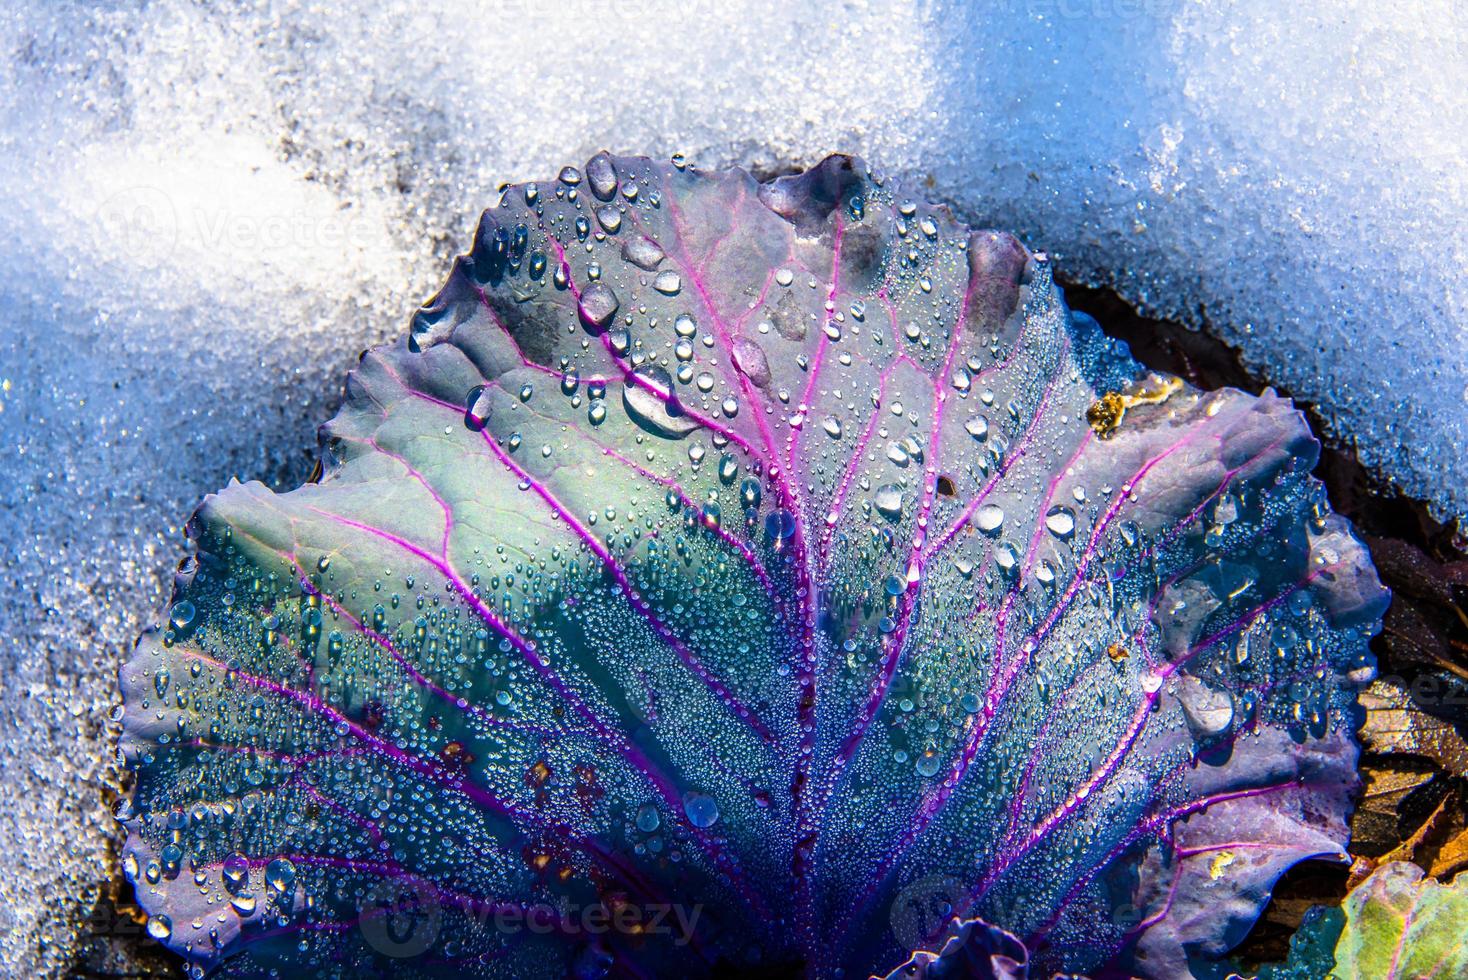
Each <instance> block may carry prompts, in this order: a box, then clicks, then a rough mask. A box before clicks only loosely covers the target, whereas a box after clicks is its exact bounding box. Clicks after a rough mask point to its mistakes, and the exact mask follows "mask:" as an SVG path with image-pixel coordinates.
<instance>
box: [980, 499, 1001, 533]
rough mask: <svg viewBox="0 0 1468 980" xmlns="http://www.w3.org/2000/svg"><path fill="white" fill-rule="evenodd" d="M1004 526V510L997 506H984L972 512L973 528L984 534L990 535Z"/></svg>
mask: <svg viewBox="0 0 1468 980" xmlns="http://www.w3.org/2000/svg"><path fill="white" fill-rule="evenodd" d="M1003 524H1004V508H1003V507H1000V506H999V505H998V504H984V505H983V506H981V507H980V508H979V509H978V510H976V511H974V526H975V527H977V528H978V529H979V530H980V531H983V532H984V533H985V534H992V533H994V532H995V531H997V530H999V528H1000V527H1002V526H1003Z"/></svg>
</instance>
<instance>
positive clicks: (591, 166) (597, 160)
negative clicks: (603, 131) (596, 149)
mask: <svg viewBox="0 0 1468 980" xmlns="http://www.w3.org/2000/svg"><path fill="white" fill-rule="evenodd" d="M586 182H587V184H588V185H590V187H591V193H593V194H595V195H596V196H597V197H598V198H600V199H601V200H603V201H610V200H611V199H612V197H613V196H615V195H616V193H617V171H616V169H615V168H613V166H612V158H611V157H610V156H608V155H607V153H606V151H605V150H603V151H602V152H601V153H598V154H597V155H596V156H594V157H592V158H591V159H590V160H587V161H586ZM609 230H610V229H609Z"/></svg>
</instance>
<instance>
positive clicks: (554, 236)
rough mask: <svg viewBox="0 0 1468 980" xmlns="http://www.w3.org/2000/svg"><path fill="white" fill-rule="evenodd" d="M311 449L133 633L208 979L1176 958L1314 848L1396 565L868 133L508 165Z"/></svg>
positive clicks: (1263, 415)
mask: <svg viewBox="0 0 1468 980" xmlns="http://www.w3.org/2000/svg"><path fill="white" fill-rule="evenodd" d="M322 446H323V470H322V472H321V474H320V476H319V479H317V480H316V481H314V482H312V483H308V484H307V485H304V486H302V487H300V488H298V489H295V490H292V491H290V492H286V493H275V492H272V491H271V490H269V489H267V488H266V487H264V486H263V485H261V484H258V483H249V484H236V483H232V484H231V485H230V486H229V487H227V488H226V489H224V490H223V491H221V492H220V493H218V494H216V495H213V496H210V497H209V498H207V499H206V500H205V501H204V503H203V505H202V506H201V507H200V509H199V510H198V512H197V514H196V516H195V518H194V520H193V521H192V523H191V533H192V535H193V537H194V539H195V541H196V543H197V557H196V559H194V560H191V562H190V563H188V564H187V565H186V567H184V568H182V569H181V570H180V573H179V576H178V582H177V588H176V591H175V598H174V602H173V605H172V607H171V610H170V612H169V615H168V617H167V620H166V621H165V622H163V623H161V624H159V626H158V627H157V628H156V629H154V630H151V631H150V632H148V633H147V634H145V635H144V636H143V637H142V639H141V640H140V641H139V643H138V646H137V649H136V651H135V653H134V654H133V656H132V658H131V659H130V661H129V662H128V663H127V664H126V666H125V667H124V669H123V671H122V687H123V693H124V704H125V711H124V716H123V728H124V731H123V736H122V742H121V747H122V750H123V752H124V754H125V756H126V759H127V761H128V763H129V765H130V767H131V768H132V769H133V771H134V773H135V777H136V788H135V790H134V792H133V794H132V797H131V799H130V800H129V801H128V802H127V803H126V804H125V806H124V807H123V809H122V813H121V819H122V821H123V823H124V825H125V826H126V829H127V835H128V836H127V843H126V847H125V853H124V870H125V871H126V873H127V874H128V876H129V877H130V878H131V879H132V880H133V881H134V884H135V887H136V891H137V896H138V901H139V903H140V904H141V905H142V907H143V908H144V909H145V910H146V912H147V913H148V915H149V916H150V919H149V925H148V929H149V932H150V933H151V934H152V935H154V936H155V937H156V938H158V939H160V940H161V941H163V942H164V943H166V944H168V945H169V946H170V947H172V948H173V949H175V950H177V951H178V952H180V953H181V954H183V955H184V956H185V957H186V958H187V959H188V960H189V961H191V962H192V963H193V964H195V969H196V972H203V971H208V970H211V969H220V970H222V971H223V972H225V973H236V974H239V975H257V974H259V973H261V972H264V971H269V970H276V971H278V972H279V973H280V974H281V975H297V974H319V973H324V974H327V975H349V976H358V975H360V976H372V975H387V974H392V975H394V976H465V975H469V976H483V977H530V976H564V975H574V976H603V975H613V976H674V975H676V976H701V975H703V976H711V975H745V974H752V973H755V972H758V973H760V974H761V975H766V976H779V975H787V974H789V975H794V974H804V975H810V976H821V977H834V976H845V977H865V976H868V975H869V974H874V973H875V974H885V973H887V972H889V971H892V970H894V969H898V968H899V965H900V964H902V963H903V962H904V960H907V959H908V958H909V957H910V956H912V955H913V954H914V951H917V950H940V949H942V948H943V942H944V941H945V939H944V935H945V933H946V932H947V931H948V930H949V929H950V925H949V924H950V922H951V921H952V920H953V919H954V918H957V919H959V920H960V928H962V923H963V922H970V924H969V926H968V927H967V929H968V931H967V933H966V935H967V936H968V940H966V942H968V943H969V944H970V945H969V947H968V948H969V949H970V952H971V953H972V954H973V955H971V956H970V959H971V960H972V961H973V962H975V963H980V962H982V963H987V964H988V966H985V967H983V968H986V969H997V968H996V967H994V966H993V964H994V963H998V962H1000V961H999V960H996V959H995V958H994V957H995V956H998V957H1000V958H1001V959H1002V960H1003V961H1004V964H1005V965H1003V968H1004V969H1011V968H1012V969H1014V970H1027V971H1029V975H1031V976H1036V977H1049V976H1051V975H1052V974H1053V973H1055V972H1057V971H1063V972H1074V973H1088V974H1091V975H1093V976H1108V975H1114V974H1122V975H1125V974H1135V975H1140V976H1145V977H1173V976H1180V975H1185V974H1186V972H1187V969H1188V965H1187V964H1188V962H1189V961H1190V959H1197V958H1204V959H1206V958H1209V957H1216V956H1218V955H1221V954H1222V953H1224V952H1225V951H1227V950H1228V949H1229V948H1230V947H1231V946H1232V945H1234V944H1235V943H1237V942H1238V941H1239V940H1240V939H1241V938H1242V937H1243V935H1244V933H1245V932H1246V931H1247V929H1248V927H1249V925H1250V924H1251V923H1252V921H1253V920H1254V918H1255V917H1256V916H1257V914H1258V912H1259V910H1260V908H1261V906H1262V905H1263V903H1264V902H1265V901H1266V900H1267V898H1268V896H1269V892H1270V890H1271V888H1272V886H1273V883H1274V881H1275V880H1276V879H1277V878H1278V876H1279V875H1280V874H1281V873H1282V872H1283V871H1284V870H1285V869H1287V868H1288V867H1289V866H1291V865H1292V864H1294V863H1295V862H1298V861H1300V860H1302V859H1306V858H1311V857H1326V858H1341V857H1343V849H1342V848H1343V843H1344V841H1345V839H1346V836H1347V827H1346V822H1345V821H1346V818H1347V816H1348V812H1349V808H1350V805H1351V798H1352V793H1353V791H1354V789H1355V787H1356V782H1357V777H1356V766H1355V763H1356V756H1357V748H1356V744H1355V740H1354V737H1353V730H1354V727H1355V725H1356V718H1357V715H1356V707H1355V701H1356V695H1355V690H1356V685H1358V684H1359V683H1362V682H1364V681H1366V680H1368V679H1369V678H1370V677H1371V674H1372V672H1373V660H1372V658H1371V656H1370V654H1369V653H1368V652H1367V649H1366V643H1367V640H1368V639H1369V637H1370V636H1371V635H1372V634H1373V633H1374V632H1375V631H1376V629H1377V628H1378V625H1379V620H1380V617H1381V615H1382V612H1383V610H1384V608H1385V605H1386V600H1387V596H1386V593H1385V591H1384V590H1383V589H1382V588H1381V586H1380V584H1379V583H1378V581H1377V579H1376V576H1375V572H1374V571H1373V569H1372V567H1371V565H1370V561H1369V558H1368V556H1367V554H1366V551H1365V549H1364V548H1363V547H1362V545H1361V544H1360V542H1359V541H1358V540H1357V539H1356V537H1355V536H1354V535H1353V533H1352V531H1351V529H1350V528H1349V526H1348V525H1347V524H1346V523H1345V522H1344V521H1343V520H1342V519H1341V518H1339V517H1337V516H1335V515H1334V514H1333V513H1332V512H1331V510H1330V508H1329V505H1328V503H1327V502H1326V500H1325V499H1324V495H1323V492H1322V489H1321V487H1320V485H1319V484H1318V483H1317V482H1316V481H1315V480H1314V479H1313V478H1312V477H1311V476H1310V471H1311V469H1312V467H1313V465H1314V463H1315V460H1316V455H1317V445H1316V443H1315V442H1314V440H1313V439H1312V437H1311V436H1310V433H1309V431H1308V429H1307V426H1306V424H1305V422H1304V421H1303V419H1302V417H1301V415H1300V413H1299V412H1297V411H1296V410H1295V409H1294V408H1293V406H1292V405H1291V404H1290V403H1289V402H1288V401H1286V400H1283V399H1281V398H1278V397H1276V396H1275V395H1274V394H1273V393H1270V392H1266V393H1265V394H1264V395H1263V396H1261V397H1253V396H1249V395H1246V394H1244V393H1241V392H1238V391H1235V390H1222V391H1217V392H1211V393H1208V392H1200V391H1197V390H1194V389H1192V388H1190V387H1188V386H1187V385H1185V384H1183V383H1182V382H1180V381H1178V380H1177V379H1174V378H1168V377H1159V376H1155V375H1150V374H1147V373H1146V372H1144V371H1143V369H1142V368H1141V367H1140V366H1139V365H1138V364H1137V363H1136V362H1135V361H1133V360H1132V358H1131V357H1130V355H1129V354H1128V352H1127V350H1126V349H1125V347H1124V346H1123V345H1121V344H1119V343H1117V342H1115V341H1112V340H1110V339H1108V338H1107V337H1106V336H1104V335H1103V334H1102V333H1101V332H1100V330H1099V329H1098V328H1097V326H1096V324H1095V323H1094V321H1091V320H1090V319H1089V318H1088V317H1085V316H1084V315H1081V314H1076V313H1071V312H1069V311H1068V310H1067V308H1066V306H1065V304H1064V302H1063V300H1062V297H1061V294H1060V291H1059V289H1058V288H1057V287H1056V286H1055V285H1054V283H1053V281H1052V269H1051V264H1050V262H1049V260H1048V259H1047V257H1046V256H1044V255H1043V254H1038V253H1031V252H1029V251H1028V250H1027V249H1026V248H1025V247H1023V246H1022V245H1021V244H1020V243H1019V242H1018V241H1017V240H1016V239H1015V238H1014V237H1012V236H1010V235H1007V234H1002V233H996V232H988V231H978V232H973V231H970V230H968V229H967V228H965V227H964V226H963V225H961V224H960V223H958V222H957V221H956V220H955V218H954V217H953V216H952V215H951V214H950V213H949V212H948V211H947V210H946V209H944V208H941V207H931V206H928V205H926V204H923V203H921V202H920V201H917V200H915V199H912V198H910V197H907V196H905V195H904V194H903V193H901V191H900V190H899V189H898V188H897V187H895V186H894V185H893V183H892V182H891V181H889V180H885V179H884V178H883V177H882V176H881V175H880V174H876V173H873V172H871V171H869V170H868V169H867V168H866V166H865V165H864V164H863V163H861V162H860V161H858V160H855V159H852V158H850V157H842V156H835V157H830V158H828V159H827V160H825V161H824V162H822V163H821V164H819V165H818V166H816V167H814V168H812V169H811V170H809V171H807V172H804V173H800V174H796V175H792V176H785V177H780V178H777V179H772V180H769V181H766V182H759V181H756V180H755V179H754V178H752V177H751V176H749V175H748V174H746V173H744V172H742V171H737V170H736V171H729V172H719V173H706V172H702V171H699V170H696V169H695V168H693V167H690V166H686V165H684V164H683V163H682V162H681V161H678V160H675V161H674V162H673V163H672V164H661V163H655V162H651V161H649V160H647V159H645V158H624V157H617V158H613V157H610V156H608V155H606V154H598V155H597V156H595V157H593V158H592V159H591V160H590V161H589V162H588V163H587V164H586V165H585V166H584V167H583V168H580V169H576V168H566V169H565V170H563V171H562V172H561V174H560V176H559V177H558V179H556V180H553V181H546V182H541V183H538V184H523V185H517V186H513V187H510V188H508V189H507V190H506V191H505V192H504V195H503V199H502V200H501V202H500V203H499V205H498V206H497V207H495V208H493V209H491V210H489V211H487V212H485V214H484V216H483V218H482V220H481V222H480V225H479V227H478V230H477V232H476V234H475V239H474V245H473V249H472V251H471V252H470V253H469V254H468V255H466V256H463V257H461V258H459V259H458V260H457V262H456V264H455V266H454V268H453V271H452V274H451V275H450V277H449V279H448V281H447V283H446V284H445V285H444V287H443V289H442V290H441V291H440V292H439V294H438V295H437V296H436V297H434V299H433V300H431V301H430V303H429V304H428V305H427V306H425V307H424V308H423V309H422V310H420V311H418V312H417V313H416V314H415V316H414V317H413V320H412V323H411V327H410V330H409V332H408V335H407V336H406V337H405V338H404V339H402V340H401V341H399V342H397V343H394V344H391V345H388V346H385V347H382V348H379V349H377V350H374V351H372V352H370V353H368V354H366V355H364V357H363V360H362V362H361V364H360V366H359V367H358V368H357V369H356V370H355V371H354V372H353V373H352V374H351V376H350V378H349V381H348V384H347V391H346V395H345V401H344V404H343V406H342V408H341V410H340V412H339V414H338V415H337V416H336V417H335V418H334V419H332V420H331V421H330V422H329V423H327V424H326V425H325V426H324V427H323V429H322ZM970 920H972V921H970ZM949 938H952V937H949ZM974 943H978V944H979V945H978V946H975V945H973V944H974ZM962 945H963V944H960V946H962ZM991 947H992V948H991ZM957 948H958V947H955V950H956V949H957ZM926 955H930V956H931V955H935V954H926ZM933 975H935V976H936V975H939V974H936V973H935V974H933ZM952 975H958V974H952Z"/></svg>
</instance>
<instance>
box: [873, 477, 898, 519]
mask: <svg viewBox="0 0 1468 980" xmlns="http://www.w3.org/2000/svg"><path fill="white" fill-rule="evenodd" d="M872 506H874V507H876V508H877V513H879V514H881V515H882V516H883V517H885V518H887V520H889V521H895V520H897V519H898V518H900V517H901V516H902V488H901V487H899V486H898V485H897V484H895V483H888V484H886V485H884V486H881V487H878V488H877V492H876V494H875V496H873V497H872Z"/></svg>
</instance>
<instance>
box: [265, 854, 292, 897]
mask: <svg viewBox="0 0 1468 980" xmlns="http://www.w3.org/2000/svg"><path fill="white" fill-rule="evenodd" d="M265 883H266V884H267V885H269V886H270V887H271V889H272V890H273V891H275V892H278V893H279V894H281V895H289V894H290V893H291V892H292V891H294V890H295V887H296V866H295V865H294V864H292V863H291V862H290V859H289V858H276V859H275V860H273V861H271V862H270V863H269V864H267V865H266V866H265Z"/></svg>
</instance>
